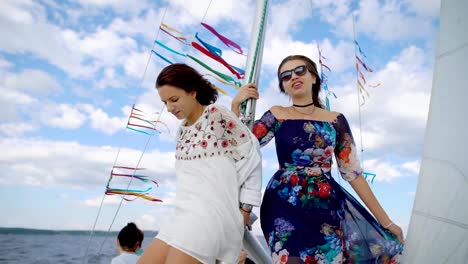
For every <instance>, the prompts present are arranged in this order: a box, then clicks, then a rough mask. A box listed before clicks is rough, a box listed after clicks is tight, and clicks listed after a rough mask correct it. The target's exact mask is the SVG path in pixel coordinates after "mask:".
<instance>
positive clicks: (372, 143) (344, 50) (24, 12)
mask: <svg viewBox="0 0 468 264" xmlns="http://www.w3.org/2000/svg"><path fill="white" fill-rule="evenodd" d="M439 6H440V1H438V0H407V1H405V0H384V1H378V0H362V1H351V0H320V1H319V0H311V1H297V0H290V1H270V7H269V11H268V17H267V25H266V26H267V31H266V36H265V45H264V53H263V60H262V65H261V69H260V82H259V87H260V99H259V100H258V101H257V109H256V117H260V116H261V115H262V114H263V113H264V112H265V111H266V110H268V109H269V108H270V107H271V106H273V105H284V106H287V105H288V104H290V102H289V101H288V98H287V97H286V96H284V95H282V94H280V93H279V90H278V81H277V79H276V69H277V66H278V64H279V63H280V62H281V60H282V59H283V58H284V57H286V56H288V55H291V54H303V55H306V56H309V57H310V58H312V59H313V60H314V61H316V62H317V61H318V51H317V45H319V46H320V48H321V50H322V54H323V56H324V57H326V60H325V61H324V62H325V64H326V65H327V66H328V67H329V68H330V69H331V72H327V75H328V78H329V80H328V87H329V89H330V90H332V91H333V92H334V93H335V94H336V96H337V98H336V99H335V98H330V103H331V108H332V110H333V111H338V112H342V113H344V115H345V116H346V117H347V119H348V121H349V122H350V125H351V128H352V131H353V134H354V137H355V140H356V143H357V145H358V147H360V146H361V145H362V148H363V149H364V151H363V152H362V153H361V160H362V163H363V166H364V169H365V170H366V171H368V172H372V173H375V174H376V175H377V176H376V178H375V180H374V181H373V183H371V188H372V190H373V191H374V193H375V194H376V196H377V198H378V200H379V201H380V203H381V204H382V206H383V207H384V209H385V210H386V212H387V213H388V214H389V216H390V217H391V218H392V219H393V221H394V222H395V223H397V224H399V225H401V226H402V227H403V229H404V230H405V231H406V230H407V228H408V224H409V221H410V217H411V208H412V204H413V200H414V196H415V191H416V186H417V179H418V173H419V166H420V160H421V154H422V146H423V142H424V132H425V125H426V120H427V115H428V109H429V101H430V93H431V87H432V72H433V63H434V50H435V48H436V44H435V43H436V41H435V40H436V38H437V30H438V22H439V20H438V16H439ZM0 7H1V8H0V31H1V32H3V37H2V38H1V39H0V89H1V90H2V92H1V93H0V104H1V111H0V168H1V170H2V172H3V173H2V177H0V211H1V212H2V217H0V226H2V227H24V228H39V229H56V230H57V229H59V230H70V229H73V230H90V229H92V228H95V229H96V230H107V229H109V228H111V229H112V230H119V229H120V228H121V227H123V226H124V225H125V224H126V223H127V222H130V221H132V222H136V223H137V225H139V226H140V227H141V228H143V229H145V230H158V229H159V227H160V226H161V224H162V223H164V221H165V217H166V216H167V215H168V214H169V213H170V212H171V210H172V209H173V201H174V198H175V188H174V183H175V174H174V163H175V159H174V149H175V136H174V133H175V131H177V126H178V125H179V123H180V121H178V120H177V119H175V118H174V117H173V116H171V115H170V114H169V113H167V111H165V110H164V108H163V104H162V103H161V101H160V99H159V96H158V94H157V92H156V90H155V88H154V82H155V80H156V77H157V74H158V73H159V72H160V71H161V69H162V68H163V67H165V66H167V65H168V64H167V63H166V62H165V61H163V60H162V59H160V58H158V57H156V56H154V54H152V53H151V50H152V49H154V50H157V51H158V52H159V53H161V54H164V56H166V57H167V58H168V59H171V60H173V61H176V62H185V63H188V64H190V65H192V66H194V67H196V68H197V69H198V70H200V72H202V73H207V72H206V70H205V69H204V68H202V67H200V66H198V65H197V64H196V63H194V62H193V61H191V60H188V59H186V58H184V57H181V56H177V55H174V54H170V53H169V52H167V50H164V49H162V48H161V47H159V46H155V45H154V40H158V41H160V42H161V43H164V44H165V45H167V46H169V47H171V48H173V49H174V50H177V51H180V52H182V53H185V54H190V55H193V56H194V57H197V58H199V59H201V60H202V61H204V62H205V63H207V64H208V65H210V66H212V67H213V68H215V69H217V70H220V71H223V72H224V73H226V74H229V72H227V70H226V69H225V68H223V67H221V66H220V65H219V64H217V63H216V62H213V61H210V59H209V58H207V57H204V55H202V54H200V53H199V52H198V51H196V50H194V49H193V48H190V47H189V46H185V45H183V44H181V43H180V42H178V41H176V40H175V39H173V38H171V37H170V36H168V35H167V34H166V33H164V32H162V31H160V30H158V28H159V25H160V24H161V23H165V24H167V25H169V26H171V27H173V28H175V29H177V30H179V31H181V32H183V33H184V35H185V36H194V35H195V34H196V33H198V34H199V36H200V37H201V38H202V39H203V40H205V41H207V42H209V43H210V44H212V45H215V46H217V47H219V48H221V49H222V52H223V58H224V59H225V60H226V61H228V62H229V63H230V64H233V65H235V66H237V67H240V68H243V67H245V63H246V56H245V55H239V54H237V53H235V52H234V51H233V50H231V49H229V48H228V47H227V46H225V45H224V44H223V43H222V42H220V41H219V39H217V38H216V37H215V36H214V35H213V34H211V33H210V32H209V31H207V30H206V29H205V28H204V27H203V26H201V22H204V23H207V24H209V25H211V26H213V27H214V28H215V29H216V30H217V31H218V32H219V33H221V34H222V35H224V36H226V37H228V38H229V39H232V40H233V41H235V42H236V43H238V44H239V45H240V46H241V47H242V48H243V50H244V52H245V53H248V47H249V43H250V42H251V41H250V33H251V26H252V23H253V21H254V14H255V1H250V0H245V1H234V0H212V1H209V0H197V1H183V0H171V1H150V0H142V1H136V2H135V1H120V0H77V1H53V0H50V1H42V0H39V1H25V0H4V1H2V2H1V3H0ZM353 16H354V21H355V26H354V31H353ZM353 32H354V33H353ZM354 37H355V38H356V40H357V41H358V43H359V45H360V47H361V49H362V50H363V51H364V52H365V54H366V56H367V57H366V58H365V62H366V64H367V65H368V66H370V67H371V68H372V69H373V70H374V72H372V73H368V72H363V73H364V74H365V77H366V80H367V82H368V83H369V84H377V83H380V84H381V85H380V86H378V87H376V88H372V87H367V90H368V92H369V96H368V98H366V100H365V103H364V105H362V106H359V101H358V98H359V95H358V92H357V85H356V80H357V75H356V70H355V62H356V60H355V45H354ZM207 78H209V79H210V80H211V81H212V82H213V83H214V84H216V85H217V86H219V87H220V88H222V89H224V90H225V91H226V92H228V95H221V96H220V97H219V99H218V102H217V103H218V104H221V105H225V106H227V107H229V106H230V101H231V99H232V97H233V95H234V94H235V92H236V90H235V89H234V88H232V87H229V86H225V85H223V84H222V83H220V82H218V81H216V80H215V79H212V78H210V77H207ZM322 96H323V94H322ZM133 105H135V106H136V107H137V108H138V109H141V110H143V111H144V112H145V113H148V114H151V113H156V112H157V113H160V115H157V114H154V116H157V117H158V118H159V120H160V121H161V122H162V123H163V124H164V125H161V126H160V127H159V129H160V132H161V133H156V134H155V135H154V136H147V135H145V134H142V133H137V132H132V131H130V130H128V129H126V123H127V120H128V117H129V114H130V110H131V108H132V106H133ZM262 154H263V188H265V186H266V184H267V182H268V180H269V179H270V177H271V176H272V175H273V173H274V172H275V170H276V169H277V166H278V165H277V160H276V154H275V150H274V144H273V143H270V144H269V145H267V146H266V147H264V148H263V149H262ZM114 164H117V165H121V166H136V164H139V167H141V168H145V170H144V171H143V172H142V174H144V175H147V176H149V177H150V178H151V179H152V180H155V181H157V182H158V184H159V187H156V188H153V190H151V191H150V193H151V195H154V196H155V197H158V198H160V199H162V200H163V201H164V202H163V203H155V202H149V201H146V200H142V199H138V200H135V201H131V202H121V198H120V197H118V196H104V191H105V187H106V183H107V181H108V179H109V175H110V171H111V169H112V167H113V165H114ZM334 176H335V178H336V179H338V180H339V181H340V183H341V184H343V186H345V188H347V189H348V190H350V187H349V184H348V183H346V182H345V181H344V180H342V179H341V180H340V176H339V175H338V174H336V172H335V175H334ZM111 184H112V186H114V187H117V186H127V185H128V182H127V181H124V180H122V179H120V180H117V179H116V180H113V181H112V182H111ZM131 184H132V185H131V187H133V188H146V187H148V186H149V185H148V184H142V183H138V182H137V181H132V183H131ZM103 198H104V199H103ZM102 201H104V202H103V204H102V207H100V205H101V202H102ZM254 212H257V213H258V209H254ZM114 219H115V220H114ZM254 232H255V233H257V234H260V232H261V231H260V227H259V223H258V221H257V222H256V223H255V224H254Z"/></svg>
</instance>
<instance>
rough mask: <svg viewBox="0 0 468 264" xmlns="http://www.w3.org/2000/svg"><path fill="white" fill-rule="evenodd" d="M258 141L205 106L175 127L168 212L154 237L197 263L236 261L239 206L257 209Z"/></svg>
mask: <svg viewBox="0 0 468 264" xmlns="http://www.w3.org/2000/svg"><path fill="white" fill-rule="evenodd" d="M261 166H262V165H261V153H260V150H259V144H258V140H257V139H256V138H255V136H254V135H253V134H252V133H251V132H250V130H249V129H248V128H247V127H246V126H245V125H244V124H243V123H242V122H240V120H239V119H238V118H237V117H236V116H235V115H234V114H233V113H232V112H231V111H230V110H228V109H227V108H225V107H223V106H219V105H209V106H207V107H206V108H205V110H204V112H203V114H202V115H201V116H200V118H199V119H198V120H197V121H196V122H195V123H194V124H193V125H191V126H181V128H180V131H179V133H178V142H177V148H176V176H177V189H176V193H177V194H176V199H175V209H174V214H173V215H172V216H171V217H170V218H169V219H168V221H166V224H165V225H164V226H163V227H162V228H161V230H160V232H159V234H158V236H157V238H158V239H160V240H162V241H164V242H166V243H167V244H169V245H171V246H173V247H175V248H177V249H179V250H181V251H183V252H185V253H187V254H189V255H191V256H193V257H194V258H196V259H198V260H199V261H201V262H202V263H210V264H211V263H215V261H216V260H221V261H224V262H226V263H237V262H238V258H239V254H240V251H241V247H242V237H243V234H244V228H243V226H244V225H243V218H242V214H241V213H240V211H239V202H242V203H247V204H252V205H255V206H259V205H260V201H261V182H262V167H261Z"/></svg>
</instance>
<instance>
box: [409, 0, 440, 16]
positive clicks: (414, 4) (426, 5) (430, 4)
mask: <svg viewBox="0 0 468 264" xmlns="http://www.w3.org/2000/svg"><path fill="white" fill-rule="evenodd" d="M406 4H407V5H408V6H409V7H408V8H409V9H410V10H412V11H414V12H416V14H419V15H422V16H430V17H437V16H439V11H440V0H409V1H407V2H406Z"/></svg>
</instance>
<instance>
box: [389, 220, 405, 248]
mask: <svg viewBox="0 0 468 264" xmlns="http://www.w3.org/2000/svg"><path fill="white" fill-rule="evenodd" d="M387 230H388V231H390V232H391V233H392V234H394V235H395V236H396V237H397V238H398V240H399V241H400V243H402V244H404V243H405V239H404V238H403V230H402V229H401V227H399V226H397V225H396V224H392V225H391V226H389V227H387Z"/></svg>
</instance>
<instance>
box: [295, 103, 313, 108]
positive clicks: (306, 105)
mask: <svg viewBox="0 0 468 264" xmlns="http://www.w3.org/2000/svg"><path fill="white" fill-rule="evenodd" d="M313 104H314V102H312V103H310V104H305V105H297V104H293V106H295V107H308V106H311V105H313Z"/></svg>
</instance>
